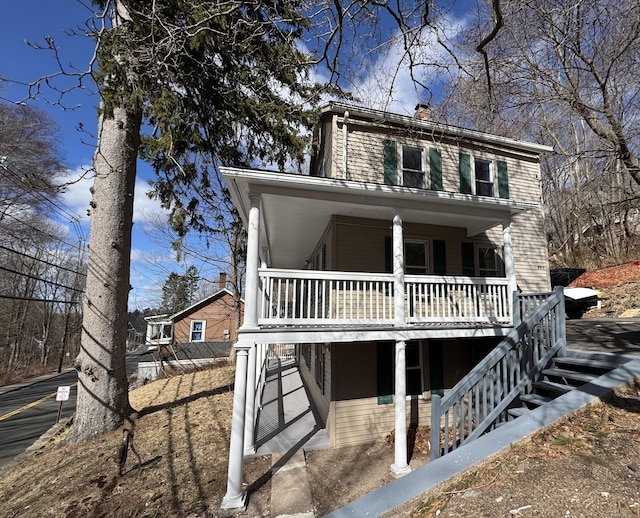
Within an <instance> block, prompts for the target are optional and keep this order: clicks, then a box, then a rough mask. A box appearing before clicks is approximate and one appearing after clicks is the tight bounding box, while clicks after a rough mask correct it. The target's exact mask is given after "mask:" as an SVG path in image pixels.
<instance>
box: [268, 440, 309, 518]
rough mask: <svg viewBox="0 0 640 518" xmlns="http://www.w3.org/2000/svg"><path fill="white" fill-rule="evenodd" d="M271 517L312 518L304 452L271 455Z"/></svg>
mask: <svg viewBox="0 0 640 518" xmlns="http://www.w3.org/2000/svg"><path fill="white" fill-rule="evenodd" d="M271 459H272V465H273V467H272V468H271V473H272V477H271V517H272V518H276V517H285V516H286V517H292V516H295V517H296V518H313V517H314V512H313V500H312V498H311V486H310V485H309V475H308V474H307V463H306V461H305V457H304V452H303V451H302V450H297V451H296V452H295V453H293V455H292V454H291V453H289V452H287V453H285V454H283V455H275V454H274V455H272V456H271Z"/></svg>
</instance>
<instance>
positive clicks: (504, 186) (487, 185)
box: [458, 152, 509, 199]
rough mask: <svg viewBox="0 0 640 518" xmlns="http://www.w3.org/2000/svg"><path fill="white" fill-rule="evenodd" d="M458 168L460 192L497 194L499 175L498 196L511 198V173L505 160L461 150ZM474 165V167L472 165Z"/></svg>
mask: <svg viewBox="0 0 640 518" xmlns="http://www.w3.org/2000/svg"><path fill="white" fill-rule="evenodd" d="M459 158H460V162H459V164H458V169H459V173H460V192H461V193H463V194H475V195H477V196H495V195H496V193H495V184H496V175H497V186H498V196H499V197H500V198H504V199H508V198H509V173H508V169H507V162H505V161H504V160H496V161H495V162H494V161H492V160H488V159H486V158H474V160H473V162H472V160H471V155H470V154H469V153H464V152H460V156H459ZM472 165H473V167H472Z"/></svg>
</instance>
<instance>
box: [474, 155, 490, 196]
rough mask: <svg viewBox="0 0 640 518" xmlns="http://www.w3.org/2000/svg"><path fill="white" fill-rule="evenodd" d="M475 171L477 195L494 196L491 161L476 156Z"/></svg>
mask: <svg viewBox="0 0 640 518" xmlns="http://www.w3.org/2000/svg"><path fill="white" fill-rule="evenodd" d="M474 172H475V176H476V195H477V196H493V173H492V170H491V162H490V161H489V160H484V159H482V158H476V159H475V161H474Z"/></svg>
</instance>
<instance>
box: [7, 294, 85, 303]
mask: <svg viewBox="0 0 640 518" xmlns="http://www.w3.org/2000/svg"><path fill="white" fill-rule="evenodd" d="M0 299H9V300H27V301H29V302H51V303H53V304H80V302H78V301H77V300H48V299H35V298H33V297H18V296H16V295H2V294H0Z"/></svg>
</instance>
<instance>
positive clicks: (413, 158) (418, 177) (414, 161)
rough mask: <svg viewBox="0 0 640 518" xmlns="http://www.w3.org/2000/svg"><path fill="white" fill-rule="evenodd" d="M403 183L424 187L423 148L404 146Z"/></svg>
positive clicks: (417, 187)
mask: <svg viewBox="0 0 640 518" xmlns="http://www.w3.org/2000/svg"><path fill="white" fill-rule="evenodd" d="M402 185H404V186H405V187H413V188H416V189H424V168H423V167H422V148H419V147H413V146H404V145H403V146H402Z"/></svg>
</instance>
